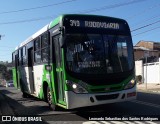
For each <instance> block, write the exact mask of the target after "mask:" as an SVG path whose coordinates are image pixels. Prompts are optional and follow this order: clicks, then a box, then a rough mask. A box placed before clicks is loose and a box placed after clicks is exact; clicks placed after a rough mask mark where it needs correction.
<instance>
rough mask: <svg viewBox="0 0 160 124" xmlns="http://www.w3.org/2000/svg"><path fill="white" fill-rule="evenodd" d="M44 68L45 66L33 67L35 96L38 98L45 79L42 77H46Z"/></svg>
mask: <svg viewBox="0 0 160 124" xmlns="http://www.w3.org/2000/svg"><path fill="white" fill-rule="evenodd" d="M43 68H44V65H35V66H34V67H33V71H34V88H35V92H34V93H35V95H36V96H37V97H38V96H39V93H40V89H41V87H42V82H43V79H42V77H43V76H44V73H43Z"/></svg>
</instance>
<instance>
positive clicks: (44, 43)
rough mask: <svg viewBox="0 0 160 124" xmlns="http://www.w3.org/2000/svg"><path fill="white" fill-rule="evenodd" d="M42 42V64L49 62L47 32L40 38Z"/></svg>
mask: <svg viewBox="0 0 160 124" xmlns="http://www.w3.org/2000/svg"><path fill="white" fill-rule="evenodd" d="M41 41H42V48H41V49H42V62H48V60H49V36H48V32H47V33H45V34H43V35H42V37H41Z"/></svg>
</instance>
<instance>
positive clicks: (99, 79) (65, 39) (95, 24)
mask: <svg viewBox="0 0 160 124" xmlns="http://www.w3.org/2000/svg"><path fill="white" fill-rule="evenodd" d="M12 60H13V65H14V67H13V81H14V85H15V87H16V88H19V89H21V91H22V93H23V97H28V95H32V96H35V97H38V98H40V99H43V100H45V101H46V102H48V104H49V107H50V108H51V109H52V110H56V109H57V107H63V108H65V109H74V108H80V107H87V106H95V105H101V104H108V103H116V102H122V101H128V100H134V99H136V95H137V94H136V81H135V72H134V54H133V44H132V37H131V33H130V28H129V26H128V23H127V22H126V21H125V20H123V19H119V18H114V17H108V16H99V15H80V14H65V15H61V16H59V17H57V18H56V19H54V20H53V21H51V22H50V23H49V24H48V25H46V26H45V27H43V28H42V29H41V30H39V31H38V32H36V33H35V34H33V35H32V36H31V37H29V38H28V39H26V40H25V41H23V42H22V43H21V44H20V45H19V46H18V47H16V49H15V51H14V52H13V53H12Z"/></svg>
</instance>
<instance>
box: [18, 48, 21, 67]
mask: <svg viewBox="0 0 160 124" xmlns="http://www.w3.org/2000/svg"><path fill="white" fill-rule="evenodd" d="M18 60H19V65H20V66H21V64H22V53H21V49H19V50H18Z"/></svg>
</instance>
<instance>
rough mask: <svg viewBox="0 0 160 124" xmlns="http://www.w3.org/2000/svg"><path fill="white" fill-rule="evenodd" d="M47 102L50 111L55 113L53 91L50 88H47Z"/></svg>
mask: <svg viewBox="0 0 160 124" xmlns="http://www.w3.org/2000/svg"><path fill="white" fill-rule="evenodd" d="M47 102H48V105H49V107H50V109H52V110H54V111H55V110H56V105H55V104H53V103H52V94H51V90H50V88H49V87H47Z"/></svg>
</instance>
